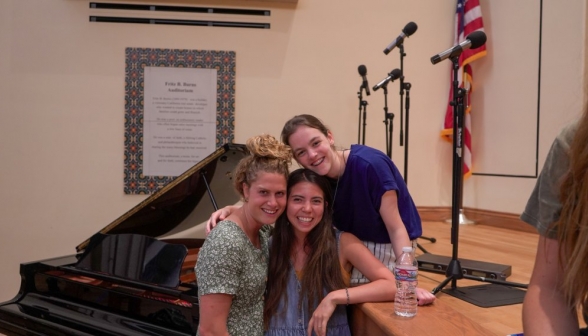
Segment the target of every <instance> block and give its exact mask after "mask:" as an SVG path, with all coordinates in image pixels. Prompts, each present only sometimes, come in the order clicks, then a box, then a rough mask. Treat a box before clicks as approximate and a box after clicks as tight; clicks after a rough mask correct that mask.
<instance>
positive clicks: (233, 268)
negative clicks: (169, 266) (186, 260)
mask: <svg viewBox="0 0 588 336" xmlns="http://www.w3.org/2000/svg"><path fill="white" fill-rule="evenodd" d="M270 231H271V227H270V226H269V225H265V226H264V227H262V229H261V230H260V231H259V238H260V243H261V248H259V249H258V248H256V247H255V246H253V244H252V243H251V241H250V240H249V238H248V237H247V235H246V234H245V232H243V230H242V229H241V228H240V227H239V226H238V225H237V223H235V222H233V221H229V220H224V221H221V222H219V223H218V225H217V226H216V227H215V228H214V230H212V232H211V233H210V234H209V235H208V237H207V238H206V241H205V242H204V245H202V248H201V249H200V253H199V254H198V261H197V263H196V268H195V269H196V279H197V283H198V299H200V298H201V297H202V296H203V295H207V294H230V295H232V296H233V302H232V304H231V308H230V310H229V316H228V319H227V329H228V331H229V334H230V335H231V336H239V335H243V336H255V335H263V303H264V301H263V299H264V298H263V294H264V291H265V285H266V281H267V268H268V259H269V258H268V257H269V248H268V246H269V245H268V239H269V235H270Z"/></svg>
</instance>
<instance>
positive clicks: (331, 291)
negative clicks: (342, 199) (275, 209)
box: [264, 169, 396, 336]
mask: <svg viewBox="0 0 588 336" xmlns="http://www.w3.org/2000/svg"><path fill="white" fill-rule="evenodd" d="M332 204H333V202H332V193H331V188H330V186H329V181H328V180H327V179H326V178H324V177H322V176H320V175H318V174H316V173H314V172H313V171H311V170H308V169H299V170H296V171H294V172H292V173H291V174H290V177H289V178H288V197H287V205H286V211H285V212H284V213H283V214H282V215H281V216H280V217H279V218H278V220H277V222H276V224H275V229H274V232H273V235H272V238H271V246H270V262H269V270H268V285H267V292H266V295H265V297H266V299H265V307H264V322H265V326H266V329H267V331H266V335H267V336H294V335H300V336H303V335H307V334H309V333H310V332H311V331H314V332H315V333H316V334H317V335H321V336H322V335H331V336H335V335H337V336H339V335H342V336H344V335H350V329H349V325H348V323H347V310H346V308H345V305H348V304H350V303H361V302H368V301H369V302H374V301H392V300H394V295H395V294H396V286H395V282H394V276H393V275H392V273H391V272H390V271H389V270H388V269H387V268H386V267H385V266H384V265H383V264H382V263H381V262H380V261H378V260H377V259H376V258H375V257H374V255H373V254H372V253H371V252H370V251H369V250H368V249H367V248H366V247H365V246H364V245H363V244H362V243H361V241H359V239H357V238H356V237H355V236H353V235H352V234H350V233H345V232H341V231H338V230H337V229H335V228H334V227H333V225H332ZM354 267H355V268H359V270H360V271H362V273H364V275H365V276H366V277H367V278H368V279H369V280H370V283H369V284H366V285H362V286H359V287H352V288H349V277H350V272H351V269H352V268H354Z"/></svg>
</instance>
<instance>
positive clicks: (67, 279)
mask: <svg viewBox="0 0 588 336" xmlns="http://www.w3.org/2000/svg"><path fill="white" fill-rule="evenodd" d="M246 154H247V150H246V148H245V146H243V145H235V144H229V145H224V146H223V147H221V148H219V149H218V150H216V151H215V152H214V153H212V154H211V155H209V156H208V157H206V158H205V159H204V160H202V161H201V162H199V163H198V164H196V165H195V166H193V167H192V168H190V169H189V170H188V171H186V172H185V173H183V174H182V175H180V176H179V177H177V178H176V179H174V180H173V181H172V182H170V183H169V184H167V185H166V186H164V187H163V188H162V189H161V190H159V191H157V192H156V193H154V194H153V195H151V196H149V197H148V198H147V199H145V200H144V201H143V202H141V203H139V204H138V205H137V206H135V207H134V208H132V209H131V210H129V211H128V212H126V213H125V214H124V215H122V216H121V217H119V218H118V219H116V220H115V221H114V222H112V223H111V224H109V225H107V226H106V227H104V228H103V229H102V230H100V231H99V232H98V233H96V234H95V235H94V236H92V237H91V238H89V239H87V240H86V241H84V242H82V243H81V244H80V245H78V246H77V247H76V250H77V253H75V254H72V255H70V256H65V257H58V258H51V259H47V260H42V261H35V262H29V263H24V264H21V266H20V275H21V287H20V290H19V293H18V294H17V295H16V297H15V298H14V299H12V300H10V301H7V302H4V303H0V334H1V333H3V334H6V335H125V336H127V335H194V334H195V333H196V330H197V328H198V321H199V311H198V293H197V288H198V287H197V283H196V277H195V274H194V265H195V263H196V260H197V256H198V251H199V248H200V247H201V246H202V243H203V242H204V239H196V238H183V237H184V236H188V237H193V236H194V235H193V234H190V233H189V232H190V230H193V229H194V227H195V226H196V225H198V224H202V223H204V222H205V221H206V220H207V219H208V218H209V217H210V214H211V213H212V212H213V211H214V210H215V209H216V208H217V207H223V206H225V205H228V204H235V203H237V202H238V201H239V198H238V195H237V194H236V193H235V192H234V188H233V185H232V172H233V170H234V168H235V166H236V165H237V163H238V162H239V160H240V159H241V158H243V157H244V156H245V155H246ZM186 232H188V234H186Z"/></svg>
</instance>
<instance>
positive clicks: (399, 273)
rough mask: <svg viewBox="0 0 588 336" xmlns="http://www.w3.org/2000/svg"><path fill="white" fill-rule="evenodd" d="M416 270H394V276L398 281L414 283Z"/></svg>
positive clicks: (397, 268)
mask: <svg viewBox="0 0 588 336" xmlns="http://www.w3.org/2000/svg"><path fill="white" fill-rule="evenodd" d="M417 274H418V269H417V268H415V269H406V268H399V267H395V268H394V276H395V277H396V280H400V281H416V280H417Z"/></svg>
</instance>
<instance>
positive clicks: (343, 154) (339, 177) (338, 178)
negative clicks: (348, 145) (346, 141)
mask: <svg viewBox="0 0 588 336" xmlns="http://www.w3.org/2000/svg"><path fill="white" fill-rule="evenodd" d="M346 150H347V149H344V150H343V152H341V155H342V156H343V172H345V165H347V160H346V159H345V151H346ZM342 175H343V174H339V176H337V183H336V184H335V193H333V207H332V208H333V209H335V199H336V198H337V190H338V189H339V180H340V179H341V176H342Z"/></svg>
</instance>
